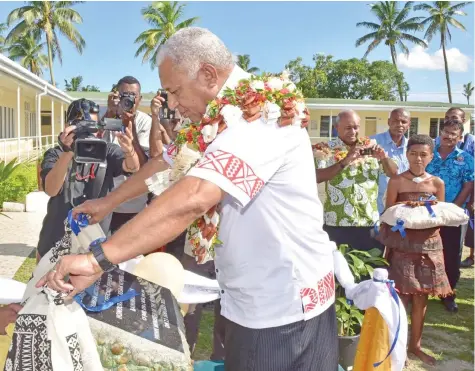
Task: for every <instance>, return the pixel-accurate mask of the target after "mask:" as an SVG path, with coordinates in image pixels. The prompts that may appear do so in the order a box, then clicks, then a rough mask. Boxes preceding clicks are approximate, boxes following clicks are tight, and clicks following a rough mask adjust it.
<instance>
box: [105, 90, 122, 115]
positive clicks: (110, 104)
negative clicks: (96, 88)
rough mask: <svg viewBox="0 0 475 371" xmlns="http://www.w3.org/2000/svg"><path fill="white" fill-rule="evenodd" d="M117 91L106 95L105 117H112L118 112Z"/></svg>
mask: <svg viewBox="0 0 475 371" xmlns="http://www.w3.org/2000/svg"><path fill="white" fill-rule="evenodd" d="M119 99H120V98H119V92H112V93H110V94H109V95H108V97H107V112H106V117H110V118H114V117H116V116H117V115H118V114H119V111H118V109H119Z"/></svg>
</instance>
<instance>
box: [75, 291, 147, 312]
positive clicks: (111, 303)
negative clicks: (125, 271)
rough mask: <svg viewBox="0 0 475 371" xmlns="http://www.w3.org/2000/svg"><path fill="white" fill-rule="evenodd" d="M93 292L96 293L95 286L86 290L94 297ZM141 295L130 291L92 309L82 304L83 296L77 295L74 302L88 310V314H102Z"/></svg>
mask: <svg viewBox="0 0 475 371" xmlns="http://www.w3.org/2000/svg"><path fill="white" fill-rule="evenodd" d="M91 290H92V291H93V292H94V285H92V286H91V287H89V288H87V289H86V290H84V291H85V292H87V293H88V294H89V295H91V296H93V295H94V294H93V292H92V293H91ZM138 295H139V293H138V292H136V291H135V290H134V289H129V290H128V291H127V292H125V293H124V294H122V295H118V296H114V297H112V298H110V299H109V300H107V301H105V302H103V303H101V304H99V305H96V306H95V307H92V306H88V305H86V304H84V303H83V302H82V299H83V296H82V294H77V295H76V296H75V297H74V300H75V301H76V302H77V303H78V304H79V305H80V306H81V307H82V308H84V309H85V310H87V311H88V312H95V313H97V312H102V311H105V310H107V309H109V308H112V307H113V306H114V305H116V304H117V303H122V302H124V301H129V300H130V299H132V298H134V297H136V296H138Z"/></svg>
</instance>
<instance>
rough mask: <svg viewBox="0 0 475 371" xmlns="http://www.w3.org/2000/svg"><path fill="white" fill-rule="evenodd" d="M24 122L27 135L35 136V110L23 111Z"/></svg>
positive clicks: (36, 132) (36, 133)
mask: <svg viewBox="0 0 475 371" xmlns="http://www.w3.org/2000/svg"><path fill="white" fill-rule="evenodd" d="M25 122H26V127H27V130H28V134H27V136H30V137H36V136H37V135H38V130H37V127H36V114H35V112H30V111H25Z"/></svg>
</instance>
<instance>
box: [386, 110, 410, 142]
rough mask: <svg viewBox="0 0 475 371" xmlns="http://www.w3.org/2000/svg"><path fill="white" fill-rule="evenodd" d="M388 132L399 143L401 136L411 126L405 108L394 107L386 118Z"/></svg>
mask: <svg viewBox="0 0 475 371" xmlns="http://www.w3.org/2000/svg"><path fill="white" fill-rule="evenodd" d="M388 126H389V134H390V135H391V138H392V139H393V141H394V142H395V143H398V144H400V142H401V140H402V137H403V136H404V135H405V134H406V133H407V131H408V130H409V127H410V126H411V114H410V112H409V111H408V110H406V109H405V108H396V109H394V110H392V111H391V114H390V115H389V119H388Z"/></svg>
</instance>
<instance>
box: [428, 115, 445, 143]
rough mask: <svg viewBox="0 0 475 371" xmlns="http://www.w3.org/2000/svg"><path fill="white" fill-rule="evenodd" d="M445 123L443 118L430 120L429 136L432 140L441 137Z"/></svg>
mask: <svg viewBox="0 0 475 371" xmlns="http://www.w3.org/2000/svg"><path fill="white" fill-rule="evenodd" d="M443 123H444V119H443V118H439V119H436V118H431V119H430V127H429V136H430V137H431V138H432V139H435V138H437V137H438V136H439V132H440V127H441V125H442V124H443Z"/></svg>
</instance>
